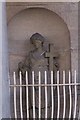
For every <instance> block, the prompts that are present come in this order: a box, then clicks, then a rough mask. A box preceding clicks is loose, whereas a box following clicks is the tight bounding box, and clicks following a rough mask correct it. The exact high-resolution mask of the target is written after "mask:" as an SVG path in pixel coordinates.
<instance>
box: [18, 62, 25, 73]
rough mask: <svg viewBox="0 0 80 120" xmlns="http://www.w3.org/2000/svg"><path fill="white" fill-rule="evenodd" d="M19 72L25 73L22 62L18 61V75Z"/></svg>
mask: <svg viewBox="0 0 80 120" xmlns="http://www.w3.org/2000/svg"><path fill="white" fill-rule="evenodd" d="M19 72H21V73H22V75H24V74H25V68H24V63H23V62H19V64H18V75H19Z"/></svg>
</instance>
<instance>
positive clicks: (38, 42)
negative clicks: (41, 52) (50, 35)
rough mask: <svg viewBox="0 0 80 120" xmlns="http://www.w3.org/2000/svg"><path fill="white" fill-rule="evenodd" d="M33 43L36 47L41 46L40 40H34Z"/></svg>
mask: <svg viewBox="0 0 80 120" xmlns="http://www.w3.org/2000/svg"><path fill="white" fill-rule="evenodd" d="M33 45H34V46H35V47H36V48H40V47H41V46H42V41H40V40H34V41H33Z"/></svg>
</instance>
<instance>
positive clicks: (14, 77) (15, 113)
mask: <svg viewBox="0 0 80 120" xmlns="http://www.w3.org/2000/svg"><path fill="white" fill-rule="evenodd" d="M13 79H14V85H16V75H15V72H14V73H13ZM14 115H15V118H17V106H16V86H14Z"/></svg>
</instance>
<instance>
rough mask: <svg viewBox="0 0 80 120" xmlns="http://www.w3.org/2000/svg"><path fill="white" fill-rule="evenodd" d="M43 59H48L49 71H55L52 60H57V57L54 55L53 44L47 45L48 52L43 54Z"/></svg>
mask: <svg viewBox="0 0 80 120" xmlns="http://www.w3.org/2000/svg"><path fill="white" fill-rule="evenodd" d="M45 57H46V58H49V70H50V71H53V70H55V69H56V66H55V64H54V58H58V57H59V55H58V54H57V53H56V51H55V49H54V45H53V44H49V52H46V53H45Z"/></svg>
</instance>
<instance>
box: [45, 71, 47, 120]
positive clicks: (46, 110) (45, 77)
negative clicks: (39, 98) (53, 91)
mask: <svg viewBox="0 0 80 120" xmlns="http://www.w3.org/2000/svg"><path fill="white" fill-rule="evenodd" d="M46 84H47V72H46V71H45V118H47V86H46Z"/></svg>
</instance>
